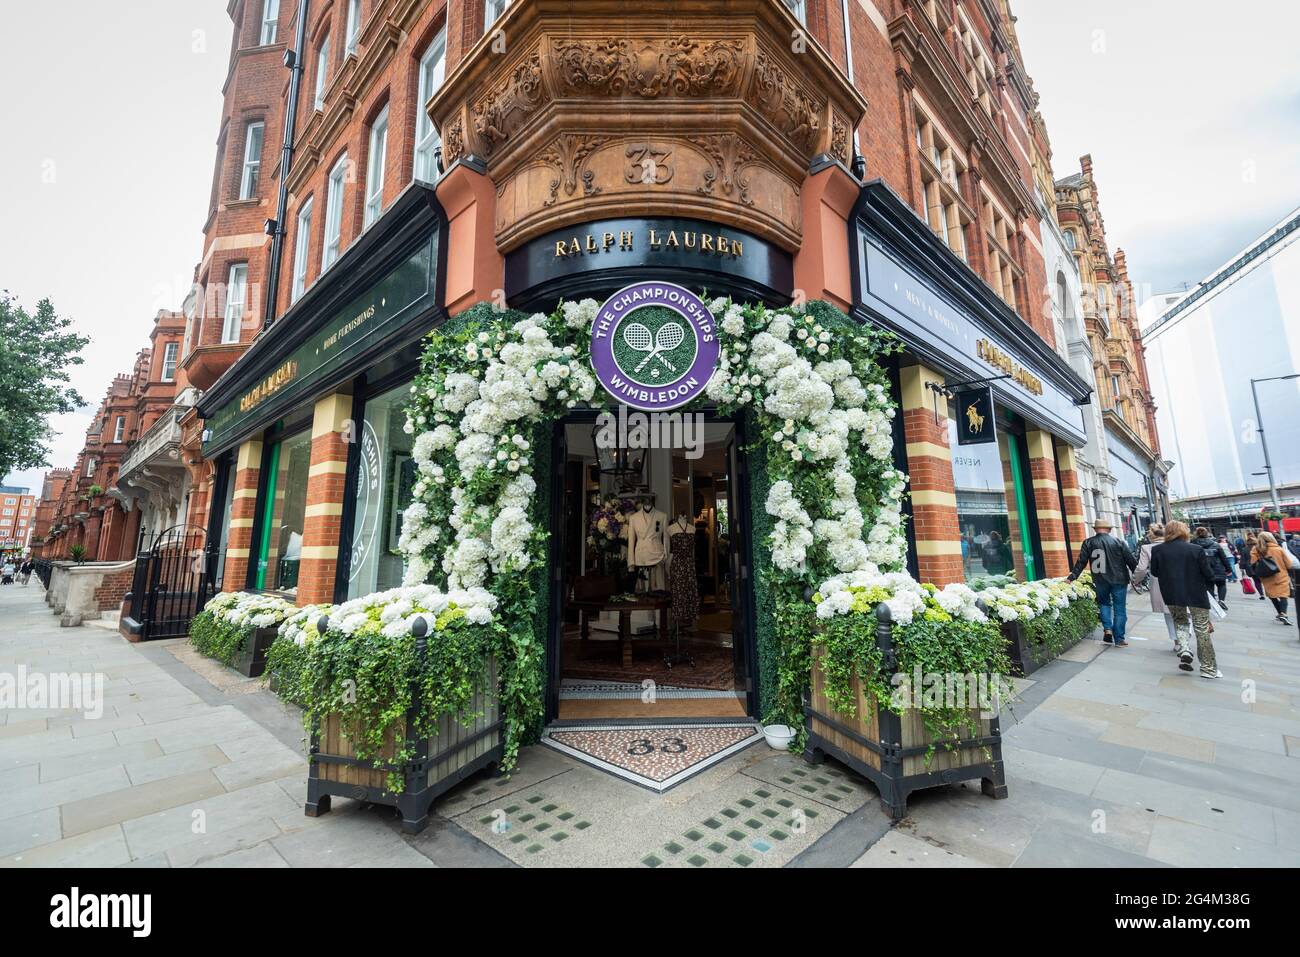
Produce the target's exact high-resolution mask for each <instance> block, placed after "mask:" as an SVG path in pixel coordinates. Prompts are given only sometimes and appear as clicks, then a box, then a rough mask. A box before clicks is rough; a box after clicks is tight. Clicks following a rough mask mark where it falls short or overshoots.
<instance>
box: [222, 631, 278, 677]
mask: <svg viewBox="0 0 1300 957" xmlns="http://www.w3.org/2000/svg"><path fill="white" fill-rule="evenodd" d="M279 633H280V630H279V628H278V627H274V626H272V627H269V628H254V629H253V630H252V631H251V632H249V633H248V636H247V637H246V638H245V639H244V643H243V645H241V646H240V649H239V651H238V653H237V654H236V655H235V660H234V662H233V665H234V668H235V670H236V671H238V672H239V673H240V674H241V675H245V676H247V677H249V678H260V677H261V676H262V674H263V673H264V672H265V671H266V653H267V652H268V651H270V650H271V645H272V644H274V643H275V638H276V635H278V634H279Z"/></svg>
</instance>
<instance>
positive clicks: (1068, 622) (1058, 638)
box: [1021, 598, 1101, 664]
mask: <svg viewBox="0 0 1300 957" xmlns="http://www.w3.org/2000/svg"><path fill="white" fill-rule="evenodd" d="M1100 623H1101V616H1100V614H1099V613H1098V609H1097V602H1096V600H1095V599H1092V598H1077V599H1075V600H1074V601H1072V602H1070V606H1069V607H1068V608H1063V609H1061V614H1060V617H1058V618H1056V619H1052V618H1051V617H1050V616H1048V615H1040V616H1039V617H1037V618H1031V619H1030V620H1029V621H1027V622H1024V623H1023V624H1022V625H1021V627H1022V628H1023V629H1024V634H1025V639H1026V642H1027V643H1028V645H1029V653H1030V654H1031V655H1033V657H1034V661H1036V662H1038V663H1039V664H1043V663H1045V662H1048V661H1051V660H1052V659H1053V658H1055V657H1057V656H1058V655H1060V653H1061V652H1063V651H1065V650H1066V649H1067V648H1070V647H1071V646H1072V645H1074V644H1075V643H1077V642H1078V641H1080V640H1081V639H1082V638H1084V637H1086V636H1087V635H1089V634H1091V633H1092V631H1093V630H1094V629H1095V628H1096V627H1097V626H1098V625H1099V624H1100Z"/></svg>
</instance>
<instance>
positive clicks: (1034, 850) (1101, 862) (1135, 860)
mask: <svg viewBox="0 0 1300 957" xmlns="http://www.w3.org/2000/svg"><path fill="white" fill-rule="evenodd" d="M1012 866H1013V867H1069V868H1133V867H1162V866H1164V865H1162V864H1161V863H1160V862H1158V861H1154V860H1152V859H1151V858H1149V857H1144V856H1140V855H1137V854H1129V853H1128V852H1127V851H1121V850H1119V849H1117V848H1114V847H1111V846H1109V845H1108V844H1105V843H1102V842H1101V841H1096V840H1089V839H1088V838H1086V837H1079V836H1076V835H1073V834H1063V833H1061V832H1059V831H1052V830H1046V829H1040V830H1038V831H1036V832H1035V833H1034V836H1033V837H1032V838H1031V839H1030V841H1029V844H1028V845H1026V847H1025V849H1024V851H1023V852H1022V853H1021V855H1020V857H1018V858H1017V859H1016V862H1015V864H1013V865H1012Z"/></svg>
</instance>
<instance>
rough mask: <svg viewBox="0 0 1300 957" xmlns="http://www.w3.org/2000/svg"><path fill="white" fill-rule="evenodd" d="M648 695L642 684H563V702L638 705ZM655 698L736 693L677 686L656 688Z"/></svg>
mask: <svg viewBox="0 0 1300 957" xmlns="http://www.w3.org/2000/svg"><path fill="white" fill-rule="evenodd" d="M645 693H646V689H645V688H644V687H642V685H640V684H636V683H633V682H631V681H586V680H584V679H581V678H565V679H564V680H563V681H561V682H560V700H561V701H635V700H638V699H640V698H641V697H642V696H643V695H644V694H645ZM655 696H656V697H659V698H663V699H665V700H670V701H677V700H695V699H701V698H734V697H736V692H735V691H734V690H733V689H727V690H726V691H714V690H713V689H710V688H679V687H675V686H673V685H656V686H655Z"/></svg>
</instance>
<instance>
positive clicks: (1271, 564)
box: [1251, 555, 1282, 578]
mask: <svg viewBox="0 0 1300 957" xmlns="http://www.w3.org/2000/svg"><path fill="white" fill-rule="evenodd" d="M1251 570H1252V571H1253V572H1254V573H1255V577H1256V578H1272V577H1273V576H1274V575H1276V574H1277V573H1278V572H1280V571H1281V570H1282V569H1280V568H1278V567H1277V562H1276V561H1274V560H1273V557H1272V556H1271V555H1265V556H1264V557H1263V558H1261V559H1260V560H1259V561H1257V562H1256V563H1255V565H1254V567H1253V568H1252V569H1251Z"/></svg>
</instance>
